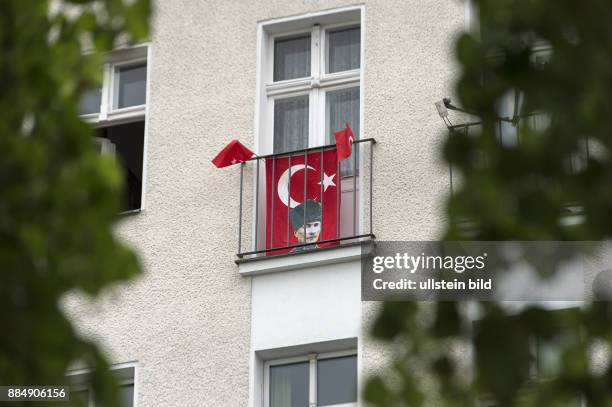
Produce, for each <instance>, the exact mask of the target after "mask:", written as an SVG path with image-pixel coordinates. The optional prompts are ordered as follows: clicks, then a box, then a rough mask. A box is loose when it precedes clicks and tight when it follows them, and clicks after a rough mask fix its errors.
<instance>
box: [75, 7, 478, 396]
mask: <svg viewBox="0 0 612 407" xmlns="http://www.w3.org/2000/svg"><path fill="white" fill-rule="evenodd" d="M469 20H470V9H469V5H468V4H467V3H466V2H463V1H451V2H448V1H433V0H432V1H430V0H426V1H395V0H366V1H363V2H359V3H355V2H351V1H344V0H329V1H324V0H302V1H294V0H255V1H238V0H237V1H192V0H182V1H172V2H161V1H160V2H156V3H155V14H154V18H153V20H152V31H153V35H152V38H151V41H150V42H148V43H146V44H140V45H137V46H131V47H125V48H122V49H119V50H117V51H115V52H113V53H111V54H109V56H108V58H107V63H106V64H105V65H104V66H103V67H101V69H103V71H104V81H103V86H102V87H101V88H100V89H95V90H92V91H91V92H89V93H88V94H87V95H85V97H84V99H83V102H82V105H81V109H82V113H83V118H84V120H88V121H90V122H91V123H92V126H94V127H95V128H96V129H97V137H96V139H95V140H94V141H95V143H96V146H97V147H98V148H99V150H100V152H101V153H106V154H113V155H114V156H115V157H116V158H117V160H118V162H119V163H120V164H121V165H122V167H123V168H124V169H125V174H126V185H127V193H126V202H125V212H124V213H123V214H122V216H121V219H120V222H119V224H118V226H117V233H118V234H119V235H120V236H122V238H124V239H125V240H126V241H127V242H128V243H129V244H130V245H131V246H132V247H133V248H134V249H135V250H136V251H137V253H138V254H139V257H140V260H141V263H142V267H143V273H142V275H141V276H140V277H138V278H137V279H135V280H134V281H131V282H129V283H126V284H122V285H120V286H117V287H113V288H110V289H109V290H108V291H107V292H106V293H105V295H104V296H102V298H100V299H98V300H96V301H91V300H88V299H86V298H82V297H80V296H77V295H75V296H73V297H70V298H67V299H66V304H65V305H66V310H67V312H68V313H69V314H70V315H71V316H72V318H73V320H74V321H75V324H76V326H77V327H78V329H79V331H80V332H81V333H82V334H83V335H87V336H89V337H93V338H95V339H96V340H97V341H98V342H99V344H100V346H101V347H102V348H103V349H104V351H105V352H106V353H107V354H108V358H109V360H110V362H111V363H112V364H113V365H114V367H115V368H116V370H117V372H118V375H119V376H120V378H121V385H122V388H121V389H122V393H121V394H122V397H123V399H124V400H125V405H130V406H131V405H137V406H251V407H279V406H309V407H311V406H353V405H358V404H359V400H360V396H359V390H358V389H359V387H360V386H361V385H362V384H363V383H364V380H365V378H366V377H367V375H368V374H369V373H370V372H374V371H377V369H379V368H380V366H383V365H384V362H385V357H386V352H385V349H384V348H382V347H381V346H380V345H378V344H376V343H375V342H372V341H371V340H369V339H368V334H367V330H368V324H369V322H370V321H372V319H373V317H374V315H375V312H376V304H375V303H365V302H362V301H361V298H360V281H361V279H360V272H361V271H360V267H361V266H360V253H361V248H362V245H363V244H367V242H370V241H372V240H374V239H381V240H433V239H436V238H437V237H439V233H440V230H441V227H442V224H443V208H444V197H445V196H446V195H447V194H448V193H449V182H450V180H449V175H448V171H447V169H446V168H445V167H444V166H443V165H442V164H441V157H440V148H439V147H440V145H441V143H442V142H443V140H444V134H445V132H444V127H443V124H442V122H441V121H440V120H439V118H438V117H437V113H436V111H435V109H434V108H433V102H434V101H436V100H438V99H440V98H441V96H445V95H447V94H448V93H449V92H451V91H452V81H453V78H454V75H456V68H455V66H454V62H453V57H454V55H453V45H454V37H455V34H456V33H457V32H458V31H460V30H462V29H464V28H465V27H466V26H467V25H469ZM346 123H348V124H349V125H350V127H351V129H352V130H353V133H354V136H355V139H356V141H357V143H356V144H354V151H353V154H352V156H351V157H350V158H349V159H347V160H345V161H342V162H340V163H337V162H333V164H332V166H331V167H330V168H328V167H327V162H326V161H325V160H327V159H326V158H325V159H324V155H325V154H326V152H327V151H328V149H326V148H323V146H329V145H333V140H334V139H333V133H334V132H335V131H337V130H340V129H341V128H343V127H344V126H345V124H346ZM231 139H238V140H240V141H241V142H242V143H243V144H245V145H246V146H248V147H249V148H251V149H252V150H253V151H254V152H255V153H256V154H257V156H259V157H261V158H260V159H254V160H251V161H249V162H246V163H244V164H239V165H234V166H230V167H227V168H222V169H217V168H215V167H214V166H213V165H212V164H211V162H210V160H211V159H212V158H213V157H214V156H215V154H216V153H217V152H218V151H219V150H221V149H222V148H223V147H224V146H225V145H226V144H227V143H228V142H229V141H230V140H231ZM308 157H310V158H308ZM281 159H284V160H285V161H284V162H281V161H280V160H281ZM287 161H288V162H287ZM272 162H274V163H275V165H278V166H279V167H278V168H280V166H281V165H284V167H283V170H284V173H283V174H286V178H283V179H285V180H287V179H289V180H291V181H289V182H288V183H287V184H286V185H287V186H288V190H282V191H281V190H280V189H281V187H283V185H285V184H283V182H281V181H279V179H280V178H282V175H278V174H277V173H276V171H275V169H270V165H271V164H270V163H272ZM334 170H335V171H334ZM278 171H280V170H278ZM292 171H293V174H292ZM309 172H310V174H311V175H312V176H313V177H315V178H318V179H319V180H318V182H317V179H314V181H313V182H314V185H316V188H315V189H317V190H316V191H313V189H312V187H309V188H310V189H311V191H306V186H304V191H303V192H302V193H301V194H298V189H299V190H301V188H302V185H306V184H307V181H306V180H307V178H308V173H309ZM298 173H301V175H300V176H301V178H300V177H298V175H299V174H298ZM292 175H293V176H292ZM270 180H273V181H274V182H271V181H270ZM296 180H297V181H296ZM271 184H272V185H271ZM296 185H298V186H297V187H296ZM319 188H320V189H319ZM328 188H329V190H328ZM300 192H301V191H300ZM296 194H297V195H296ZM312 194H314V195H312ZM334 194H335V196H334ZM299 196H301V198H299ZM311 198H312V200H314V201H316V200H318V202H319V203H320V204H321V206H322V207H323V214H322V219H321V220H320V221H321V224H322V228H323V231H322V234H321V237H320V239H321V240H328V241H329V242H328V243H326V244H321V245H316V246H315V245H307V246H300V244H299V243H300V240H297V241H296V239H298V238H297V235H295V237H294V231H293V230H292V226H291V219H290V216H292V215H291V214H290V212H291V210H292V209H295V208H297V207H298V206H299V204H300V203H304V202H305V201H307V200H309V199H311ZM277 199H280V201H281V202H283V204H284V206H283V205H278V206H277V207H276V213H275V212H274V208H273V206H274V204H273V202H279V201H278V200H277ZM294 201H295V202H294ZM321 201H324V202H321ZM332 201H333V207H332V210H331V211H330V212H328V211H327V210H326V209H325V208H326V207H329V205H332V203H331V202H332ZM325 202H327V203H325ZM326 205H327V206H326ZM334 211H335V215H334ZM303 216H304V222H303V223H302V224H306V223H307V221H306V209H304V210H303ZM326 217H327V220H326ZM330 217H331V218H333V223H335V229H334V226H333V223H329V222H330ZM281 218H284V223H282V225H281V229H277V228H275V227H274V226H273V225H272V223H271V219H281ZM285 229H286V232H285ZM278 230H281V235H282V236H279V233H278ZM330 230H331V231H332V232H330ZM274 231H277V232H276V234H277V236H276V238H275V237H274V236H273V234H274V233H275V232H274ZM285 233H286V234H285ZM330 233H331V234H330ZM271 234H272V236H271ZM279 239H280V240H279ZM296 242H297V243H296ZM295 249H299V250H295ZM71 374H74V375H75V377H80V378H82V379H81V381H82V386H81V388H80V392H81V393H80V396H81V397H83V398H84V399H86V400H88V404H89V406H90V407H91V406H95V396H94V395H93V394H92V392H91V391H90V389H89V388H88V385H87V381H86V376H87V372H86V371H85V370H75V371H74V372H71Z"/></svg>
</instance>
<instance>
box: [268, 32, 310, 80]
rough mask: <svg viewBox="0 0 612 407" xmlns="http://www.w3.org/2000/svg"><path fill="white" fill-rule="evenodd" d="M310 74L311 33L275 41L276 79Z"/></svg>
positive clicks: (301, 76)
mask: <svg viewBox="0 0 612 407" xmlns="http://www.w3.org/2000/svg"><path fill="white" fill-rule="evenodd" d="M307 76H310V35H305V36H302V37H297V38H295V37H294V38H289V39H284V40H276V41H274V81H283V80H286V79H294V78H304V77H307Z"/></svg>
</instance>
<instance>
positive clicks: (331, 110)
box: [326, 87, 359, 175]
mask: <svg viewBox="0 0 612 407" xmlns="http://www.w3.org/2000/svg"><path fill="white" fill-rule="evenodd" d="M326 111H327V112H326V113H327V114H326V127H327V130H326V133H327V140H326V144H335V143H336V140H335V138H334V133H335V132H337V131H340V130H342V129H343V128H344V127H345V126H346V123H347V122H348V124H349V126H351V129H352V130H353V135H354V136H355V139H358V138H359V88H358V87H357V88H349V89H341V90H336V91H333V92H327V102H326ZM356 151H357V148H354V149H353V154H355V152H356ZM357 160H358V161H359V157H357ZM357 164H359V163H357ZM354 165H355V161H354V157H353V155H351V156H350V157H349V158H347V159H346V160H344V161H341V162H340V173H341V174H342V175H350V174H352V173H353V166H354Z"/></svg>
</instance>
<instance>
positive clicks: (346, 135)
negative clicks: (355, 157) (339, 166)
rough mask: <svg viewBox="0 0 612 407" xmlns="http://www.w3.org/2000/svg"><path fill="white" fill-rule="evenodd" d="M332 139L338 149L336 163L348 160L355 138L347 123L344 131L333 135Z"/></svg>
mask: <svg viewBox="0 0 612 407" xmlns="http://www.w3.org/2000/svg"><path fill="white" fill-rule="evenodd" d="M334 137H335V138H336V148H337V149H338V161H342V160H345V159H347V158H349V157H350V156H351V153H352V152H353V140H354V138H355V137H354V136H353V130H351V126H349V124H348V122H347V123H346V127H345V128H344V129H342V130H340V131H337V132H335V133H334Z"/></svg>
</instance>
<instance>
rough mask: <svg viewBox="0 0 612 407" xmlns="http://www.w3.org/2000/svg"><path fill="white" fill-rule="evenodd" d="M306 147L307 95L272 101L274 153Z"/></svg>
mask: <svg viewBox="0 0 612 407" xmlns="http://www.w3.org/2000/svg"><path fill="white" fill-rule="evenodd" d="M306 147H308V95H305V96H298V97H295V98H288V99H276V100H275V101H274V153H275V154H278V153H284V152H287V151H293V150H299V149H302V148H306Z"/></svg>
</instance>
